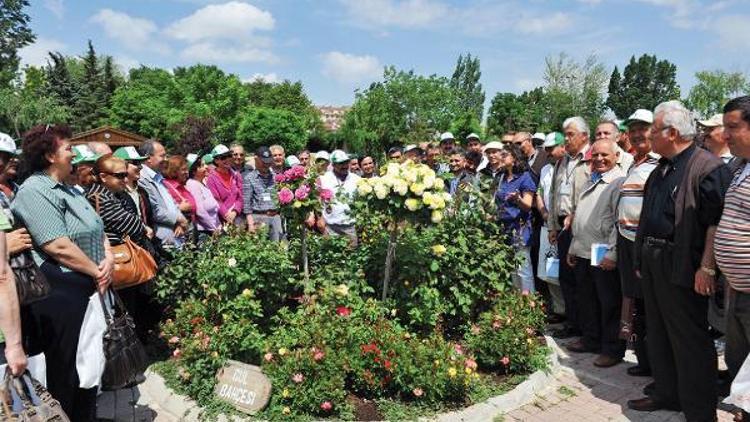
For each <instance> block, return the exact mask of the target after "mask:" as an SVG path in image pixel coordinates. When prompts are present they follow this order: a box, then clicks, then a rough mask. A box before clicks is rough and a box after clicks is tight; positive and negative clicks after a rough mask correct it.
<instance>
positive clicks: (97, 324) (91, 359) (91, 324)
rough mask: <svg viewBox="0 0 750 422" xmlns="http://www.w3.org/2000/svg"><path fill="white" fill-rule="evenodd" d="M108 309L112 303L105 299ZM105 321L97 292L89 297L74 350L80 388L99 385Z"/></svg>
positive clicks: (102, 365)
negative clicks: (76, 347) (76, 346)
mask: <svg viewBox="0 0 750 422" xmlns="http://www.w3.org/2000/svg"><path fill="white" fill-rule="evenodd" d="M105 302H106V304H107V307H108V309H110V310H111V308H112V304H111V303H109V302H108V301H105ZM106 329H107V321H106V320H105V319H104V310H103V309H102V305H101V301H100V299H99V293H96V292H95V293H94V294H93V295H91V297H89V304H88V306H87V307H86V314H85V315H84V317H83V324H82V325H81V333H80V334H79V336H78V350H76V370H77V371H78V378H79V380H80V383H79V385H78V386H79V387H80V388H84V389H86V388H93V387H96V386H98V385H99V383H100V381H101V378H102V373H104V365H105V363H106V359H105V357H104V345H103V338H104V331H105V330H106Z"/></svg>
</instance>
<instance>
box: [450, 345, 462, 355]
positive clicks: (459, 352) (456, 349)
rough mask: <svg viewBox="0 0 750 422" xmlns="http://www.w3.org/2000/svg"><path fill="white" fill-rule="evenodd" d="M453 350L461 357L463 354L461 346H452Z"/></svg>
mask: <svg viewBox="0 0 750 422" xmlns="http://www.w3.org/2000/svg"><path fill="white" fill-rule="evenodd" d="M453 350H455V351H456V353H458V354H459V355H463V354H464V348H463V346H461V345H460V344H458V343H456V344H454V345H453Z"/></svg>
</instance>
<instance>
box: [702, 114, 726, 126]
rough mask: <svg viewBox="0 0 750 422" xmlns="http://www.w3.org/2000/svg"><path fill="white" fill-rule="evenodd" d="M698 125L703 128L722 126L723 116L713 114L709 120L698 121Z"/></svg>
mask: <svg viewBox="0 0 750 422" xmlns="http://www.w3.org/2000/svg"><path fill="white" fill-rule="evenodd" d="M698 124H699V125H701V126H703V127H718V126H724V114H722V113H719V114H714V115H713V116H711V118H710V119H707V120H698Z"/></svg>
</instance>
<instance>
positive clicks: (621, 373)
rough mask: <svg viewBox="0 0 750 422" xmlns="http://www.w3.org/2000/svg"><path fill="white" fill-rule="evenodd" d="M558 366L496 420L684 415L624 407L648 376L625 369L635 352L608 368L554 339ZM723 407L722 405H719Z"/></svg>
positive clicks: (648, 420) (726, 416) (722, 414)
mask: <svg viewBox="0 0 750 422" xmlns="http://www.w3.org/2000/svg"><path fill="white" fill-rule="evenodd" d="M557 343H558V346H557V347H556V348H557V352H558V357H559V359H560V365H561V366H562V370H561V371H560V372H559V373H558V374H557V375H556V376H555V379H556V381H555V382H554V383H552V384H551V385H550V386H549V387H548V388H547V389H546V390H545V391H544V392H542V393H541V394H538V395H537V399H536V400H534V401H533V402H531V403H529V404H527V405H525V406H522V407H520V408H518V409H515V410H513V411H510V412H508V413H506V414H504V415H503V416H502V417H498V418H496V420H502V421H504V422H510V421H528V422H536V421H539V422H542V421H544V422H550V421H553V422H566V421H571V422H573V421H575V422H579V421H644V422H662V421H669V422H677V421H684V420H685V417H684V416H683V415H682V414H681V413H679V412H671V411H663V410H662V411H657V412H650V413H646V412H636V411H633V410H630V409H628V407H627V404H626V403H627V401H628V400H630V399H634V398H640V397H643V394H642V390H643V387H645V386H646V384H648V383H650V382H651V381H652V379H651V378H650V377H631V376H629V375H627V374H626V373H625V370H626V368H628V367H630V366H632V365H633V363H634V362H635V356H634V355H633V354H632V352H630V351H628V353H627V355H626V356H625V361H626V362H624V363H621V364H619V365H615V366H613V367H611V368H597V367H596V366H594V365H593V363H592V362H593V361H594V359H595V358H596V355H593V354H589V353H582V354H577V353H569V352H567V351H565V350H564V349H562V348H561V346H563V345H564V344H566V343H567V341H565V340H557ZM721 407H725V406H723V405H722V406H721ZM718 418H719V421H732V420H733V416H732V414H731V413H729V412H728V411H726V410H719V411H718Z"/></svg>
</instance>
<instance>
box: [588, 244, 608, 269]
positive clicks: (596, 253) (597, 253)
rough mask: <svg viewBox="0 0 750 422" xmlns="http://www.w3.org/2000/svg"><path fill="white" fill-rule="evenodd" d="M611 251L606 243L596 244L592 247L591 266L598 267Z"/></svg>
mask: <svg viewBox="0 0 750 422" xmlns="http://www.w3.org/2000/svg"><path fill="white" fill-rule="evenodd" d="M608 250H609V245H607V244H606V243H594V244H592V245H591V266H592V267H598V266H600V265H601V264H602V260H604V255H605V254H606V253H607V251H608Z"/></svg>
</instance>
